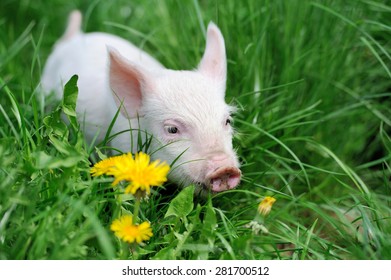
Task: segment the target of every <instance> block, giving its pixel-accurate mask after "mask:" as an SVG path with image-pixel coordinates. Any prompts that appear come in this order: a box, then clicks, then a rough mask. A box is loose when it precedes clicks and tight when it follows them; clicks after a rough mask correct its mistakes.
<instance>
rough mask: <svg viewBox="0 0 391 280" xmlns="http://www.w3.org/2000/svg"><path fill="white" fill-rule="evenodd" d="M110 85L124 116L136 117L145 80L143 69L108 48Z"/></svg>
mask: <svg viewBox="0 0 391 280" xmlns="http://www.w3.org/2000/svg"><path fill="white" fill-rule="evenodd" d="M108 51H109V58H110V71H109V72H110V73H109V80H110V87H111V90H112V93H113V97H114V100H115V103H116V104H117V106H118V107H120V108H121V113H122V115H124V116H125V117H126V118H134V117H137V113H138V111H139V109H140V107H141V103H142V97H143V96H142V90H143V86H144V84H145V82H146V80H145V75H144V74H143V70H141V69H140V67H138V66H136V65H133V64H131V63H130V62H129V61H127V60H126V58H124V57H123V56H121V55H120V54H119V53H118V52H117V51H116V50H114V49H112V48H109V49H108Z"/></svg>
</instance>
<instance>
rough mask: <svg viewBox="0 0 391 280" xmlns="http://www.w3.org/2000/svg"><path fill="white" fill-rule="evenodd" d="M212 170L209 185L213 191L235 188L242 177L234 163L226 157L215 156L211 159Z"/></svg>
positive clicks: (208, 179)
mask: <svg viewBox="0 0 391 280" xmlns="http://www.w3.org/2000/svg"><path fill="white" fill-rule="evenodd" d="M211 163H212V165H211V166H210V168H211V169H212V170H213V171H211V172H210V173H209V174H208V176H207V178H206V181H207V185H209V188H210V189H211V190H212V191H213V192H222V191H226V190H230V189H233V188H235V187H236V186H237V185H238V184H239V182H240V177H241V172H240V170H239V168H237V167H236V166H235V165H234V164H230V163H229V162H228V161H227V159H226V158H224V157H221V156H219V157H214V158H213V159H212V161H211Z"/></svg>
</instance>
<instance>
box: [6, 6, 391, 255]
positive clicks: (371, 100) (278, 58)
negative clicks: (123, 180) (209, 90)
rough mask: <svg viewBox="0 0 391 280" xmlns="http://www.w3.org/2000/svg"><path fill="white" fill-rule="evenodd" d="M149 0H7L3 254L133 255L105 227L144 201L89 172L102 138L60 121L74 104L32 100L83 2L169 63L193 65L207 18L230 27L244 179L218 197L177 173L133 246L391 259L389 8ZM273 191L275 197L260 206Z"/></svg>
mask: <svg viewBox="0 0 391 280" xmlns="http://www.w3.org/2000/svg"><path fill="white" fill-rule="evenodd" d="M137 2H139V1H122V0H116V1H99V0H97V1H94V2H90V3H87V2H85V1H72V2H70V1H60V0H55V1H50V2H48V1H16V0H5V1H2V2H1V4H0V28H1V30H2V32H0V94H1V97H0V135H1V136H0V259H115V258H124V257H126V256H127V255H126V254H124V247H123V246H122V244H121V243H120V241H119V240H117V239H116V238H115V236H114V235H113V234H112V233H111V232H110V230H109V225H110V223H111V221H112V219H113V218H115V216H116V215H118V213H119V212H126V211H129V210H130V209H132V205H133V200H132V199H131V198H130V197H127V196H125V197H123V196H121V195H120V194H119V193H118V191H114V190H113V189H112V188H111V186H110V181H109V180H108V179H92V178H91V177H90V175H89V167H90V153H91V152H92V151H94V149H93V148H91V147H88V146H87V144H86V143H85V142H84V140H83V136H82V133H81V132H80V131H79V128H78V125H77V124H76V123H72V122H71V123H72V125H68V126H67V125H66V124H65V123H64V122H63V121H62V120H61V118H60V114H61V111H62V109H63V106H64V105H59V106H58V107H56V105H55V104H49V105H52V106H50V107H53V108H54V109H53V110H50V111H48V110H45V108H43V107H42V106H40V103H39V102H37V99H36V97H37V96H38V94H39V87H38V85H39V80H40V74H41V71H42V67H43V64H44V62H45V60H46V58H47V56H48V55H49V53H50V50H51V47H52V45H53V44H54V42H55V41H56V39H57V38H58V37H59V36H60V35H61V34H62V32H63V30H64V26H65V22H66V18H67V15H68V13H69V12H70V11H71V10H72V9H75V8H78V9H80V10H82V12H83V14H84V15H85V21H84V29H85V30H86V31H104V32H110V33H114V34H117V35H119V36H121V37H124V38H126V39H128V40H130V41H132V42H134V43H135V44H136V45H138V46H139V47H141V48H143V49H145V50H147V51H148V52H149V53H151V54H152V55H153V56H155V57H156V58H158V59H159V60H160V61H161V62H162V63H163V64H164V65H166V66H167V67H168V68H172V69H192V68H194V67H195V66H196V65H197V63H198V61H199V59H200V57H201V55H202V52H203V48H204V44H205V27H206V25H207V23H208V22H209V21H210V20H213V21H214V22H216V23H217V24H218V26H219V27H220V28H221V30H222V32H223V34H224V37H225V40H226V47H227V55H228V81H227V83H228V84H227V98H226V99H227V101H228V102H230V103H233V104H235V105H237V106H238V107H239V108H240V110H239V112H238V113H237V114H236V116H235V124H234V126H235V128H236V130H237V134H236V136H235V139H234V144H235V147H237V149H238V154H239V156H240V158H241V162H242V171H243V174H244V177H243V181H242V183H241V185H240V187H239V188H237V189H236V190H233V191H229V192H225V193H221V194H218V195H216V196H213V197H209V198H206V199H204V198H200V197H193V193H192V192H191V188H189V189H185V190H184V191H182V192H180V190H178V189H177V188H176V186H174V185H172V184H167V185H166V186H165V190H162V191H159V192H155V193H154V194H153V195H152V197H151V198H150V199H149V200H148V201H147V202H144V203H143V204H142V205H141V211H140V215H141V216H142V217H143V218H145V219H148V220H149V221H150V222H151V224H152V227H153V231H154V237H153V238H152V239H151V240H150V241H149V242H147V244H146V245H145V246H141V247H140V248H138V250H137V254H133V255H131V256H127V257H130V258H139V259H390V258H391V253H390V252H391V221H390V217H391V210H390V209H391V207H390V205H391V182H390V181H391V177H390V176H391V136H390V135H391V101H390V97H391V93H390V89H391V69H390V65H391V63H390V61H391V46H390V39H391V35H390V34H391V33H390V30H391V16H390V14H391V6H389V5H387V4H385V3H383V2H382V1H366V0H362V1H331V0H329V1H302V0H291V1H282V0H281V1H268V0H263V1H255V0H245V1H190V0H189V1H174V0H172V1H143V2H142V3H137ZM71 103H72V102H71ZM70 105H71V106H72V104H70ZM73 105H74V104H73ZM56 108H57V109H56ZM189 190H190V191H189ZM267 195H269V196H274V197H275V198H277V202H276V203H275V205H274V206H273V209H272V211H271V213H270V214H269V215H268V216H267V217H262V216H260V215H258V214H257V205H258V203H259V202H260V201H261V199H262V198H263V197H264V196H267ZM173 209H177V211H174V212H173ZM178 209H179V210H178ZM167 213H171V214H170V215H168V214H167Z"/></svg>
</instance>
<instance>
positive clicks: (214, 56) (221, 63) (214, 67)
mask: <svg viewBox="0 0 391 280" xmlns="http://www.w3.org/2000/svg"><path fill="white" fill-rule="evenodd" d="M198 70H199V71H200V72H202V73H204V74H205V75H208V76H210V77H211V78H214V79H219V80H223V81H224V82H225V80H226V77H227V58H226V55H225V44H224V38H223V35H222V34H221V32H220V29H219V28H218V27H217V25H216V24H214V23H213V22H210V23H209V25H208V32H207V39H206V48H205V53H204V56H203V57H202V60H201V62H200V64H199V66H198Z"/></svg>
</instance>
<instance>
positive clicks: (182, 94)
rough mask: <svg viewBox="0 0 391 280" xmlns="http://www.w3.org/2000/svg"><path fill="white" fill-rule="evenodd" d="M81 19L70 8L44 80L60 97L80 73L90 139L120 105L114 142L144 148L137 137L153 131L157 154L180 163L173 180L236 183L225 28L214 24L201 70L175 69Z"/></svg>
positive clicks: (208, 185) (215, 188) (81, 110)
mask: <svg viewBox="0 0 391 280" xmlns="http://www.w3.org/2000/svg"><path fill="white" fill-rule="evenodd" d="M81 22H82V16H81V14H80V12H79V11H74V12H72V13H71V14H70V16H69V23H68V27H67V29H66V31H65V34H64V35H63V37H62V38H61V39H60V40H59V41H58V42H57V43H56V45H55V47H54V50H53V52H52V53H51V55H50V56H49V58H48V60H47V63H46V65H45V67H44V71H43V75H42V80H41V85H42V89H43V92H44V93H45V94H46V95H47V94H49V93H51V92H54V94H55V96H56V97H57V98H59V99H60V98H61V96H62V92H63V86H64V83H66V82H67V81H68V80H69V79H70V77H71V76H72V75H74V74H77V75H78V76H79V80H78V87H79V96H78V99H77V105H76V111H77V116H78V120H79V122H80V124H81V127H82V129H83V132H84V135H85V137H86V140H87V141H88V142H90V143H91V142H92V141H96V142H99V141H102V140H103V139H104V137H105V135H106V133H107V131H108V128H109V126H110V123H111V122H112V120H113V119H114V118H115V115H116V113H118V110H120V114H118V116H117V119H116V121H115V124H114V126H113V127H112V131H111V134H112V135H115V134H117V135H116V137H114V138H113V139H112V141H111V142H110V145H111V146H112V147H113V148H115V149H116V150H121V151H124V152H128V151H132V152H133V153H134V152H137V149H138V147H137V145H136V143H137V142H138V137H139V136H140V135H141V136H142V137H144V140H146V139H145V138H148V137H147V136H148V135H151V136H153V137H152V141H151V143H150V148H149V152H151V157H152V158H153V159H161V160H164V161H166V162H168V163H169V164H170V163H173V162H175V164H174V166H173V167H172V169H171V172H170V174H169V179H170V180H171V181H174V182H176V183H177V184H179V185H182V186H187V185H189V184H196V185H197V186H199V187H200V188H201V189H204V190H208V191H211V192H221V191H225V190H229V189H233V188H235V187H236V186H237V185H238V184H239V182H240V177H241V172H240V170H239V162H238V159H237V156H236V153H235V151H234V150H233V147H232V134H233V129H232V127H231V116H230V114H231V113H232V111H233V110H234V108H233V107H231V106H229V105H227V104H226V103H225V101H224V97H225V85H226V77H227V62H226V54H225V44H224V38H223V36H222V34H221V32H220V30H219V28H218V27H217V26H216V25H215V24H214V23H212V22H211V23H209V25H208V31H207V41H206V49H205V53H204V54H203V57H202V59H201V62H200V64H199V65H198V67H197V69H195V70H192V71H187V70H185V71H174V70H170V69H166V68H165V67H164V66H163V65H162V64H160V63H159V62H158V61H157V60H155V59H154V58H152V57H151V56H150V55H148V54H147V53H145V52H144V51H142V50H141V49H139V48H137V47H135V46H134V45H132V44H131V43H129V42H128V41H125V40H124V39H122V38H119V37H117V36H114V35H110V34H106V33H83V32H82V31H81ZM140 131H141V132H142V133H140ZM146 135H147V136H146Z"/></svg>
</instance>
